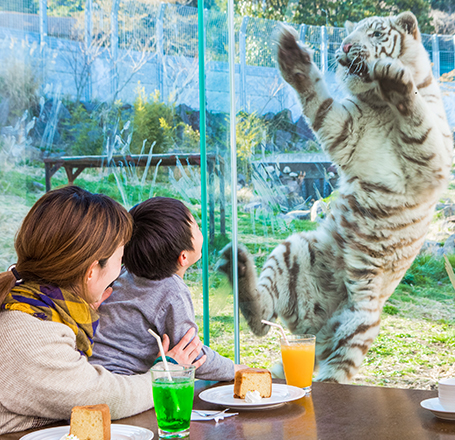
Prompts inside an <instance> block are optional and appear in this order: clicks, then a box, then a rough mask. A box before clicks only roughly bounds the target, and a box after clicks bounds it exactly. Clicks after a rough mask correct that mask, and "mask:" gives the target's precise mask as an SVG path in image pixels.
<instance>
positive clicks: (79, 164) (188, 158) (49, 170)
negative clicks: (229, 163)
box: [43, 153, 226, 243]
mask: <svg viewBox="0 0 455 440" xmlns="http://www.w3.org/2000/svg"><path fill="white" fill-rule="evenodd" d="M178 161H179V162H180V163H181V165H182V166H188V165H195V166H200V165H201V155H200V154H184V153H182V154H181V153H175V154H153V155H152V156H150V157H149V156H144V155H126V156H120V155H116V156H112V157H108V156H63V157H47V158H45V159H43V162H44V170H45V178H46V191H50V190H51V188H52V176H53V175H54V174H55V173H56V172H57V171H58V170H59V169H60V168H61V167H63V168H64V169H65V171H66V175H67V177H68V184H69V185H73V184H74V181H75V180H76V179H77V177H78V176H79V175H80V174H81V173H82V171H84V170H85V169H86V168H104V167H108V168H111V167H125V166H131V165H134V166H136V167H146V166H149V167H156V166H159V165H163V166H174V167H175V166H176V165H177V162H178ZM207 171H208V176H209V178H208V193H209V194H208V201H209V238H210V243H213V240H214V237H215V191H214V177H215V173H216V174H218V177H219V181H220V197H219V203H220V233H221V235H226V199H225V181H224V160H223V158H222V157H221V156H219V155H216V154H214V153H209V154H207Z"/></svg>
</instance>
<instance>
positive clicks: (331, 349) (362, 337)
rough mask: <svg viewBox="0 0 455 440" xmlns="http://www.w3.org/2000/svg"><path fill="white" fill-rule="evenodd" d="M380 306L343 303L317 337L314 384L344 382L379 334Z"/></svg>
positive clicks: (370, 301) (376, 304)
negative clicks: (316, 365)
mask: <svg viewBox="0 0 455 440" xmlns="http://www.w3.org/2000/svg"><path fill="white" fill-rule="evenodd" d="M381 309H382V307H380V306H379V304H378V302H377V301H375V300H372V299H365V301H363V302H359V303H351V302H349V301H346V302H344V303H343V304H341V305H340V306H339V308H338V310H337V311H336V312H335V313H334V314H333V316H332V317H331V318H330V319H329V320H328V321H327V323H326V325H325V326H324V327H323V328H322V329H321V331H320V332H319V333H318V334H317V336H316V340H317V346H316V357H317V359H318V363H319V373H318V376H317V379H316V380H318V381H323V382H340V383H346V382H348V381H349V380H350V379H351V378H352V377H353V376H354V375H355V374H356V373H357V371H358V369H359V368H360V366H361V364H362V362H363V359H364V357H365V355H366V353H367V352H368V350H369V348H370V347H371V344H372V343H373V341H374V339H375V338H376V336H377V335H378V333H379V324H380V314H381Z"/></svg>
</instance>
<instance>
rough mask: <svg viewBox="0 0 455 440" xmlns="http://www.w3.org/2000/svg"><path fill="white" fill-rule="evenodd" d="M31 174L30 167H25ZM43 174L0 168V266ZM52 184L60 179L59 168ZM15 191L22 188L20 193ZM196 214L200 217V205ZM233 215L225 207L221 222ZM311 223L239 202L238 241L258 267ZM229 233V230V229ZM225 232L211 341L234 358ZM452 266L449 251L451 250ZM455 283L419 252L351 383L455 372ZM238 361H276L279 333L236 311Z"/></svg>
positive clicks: (196, 282)
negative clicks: (257, 330)
mask: <svg viewBox="0 0 455 440" xmlns="http://www.w3.org/2000/svg"><path fill="white" fill-rule="evenodd" d="M27 173H30V170H27ZM43 180H44V179H43V178H42V174H40V173H39V172H36V175H33V171H32V174H31V175H30V174H29V177H24V174H21V172H20V170H9V174H7V173H6V172H5V171H3V175H2V172H1V171H0V248H1V250H2V252H1V253H0V266H1V268H2V269H4V268H6V267H7V266H8V265H9V264H11V262H14V260H15V256H14V247H13V242H14V235H15V233H16V230H17V228H18V226H19V224H20V222H21V220H22V218H23V217H24V216H25V214H26V213H27V211H28V210H29V209H30V207H31V206H32V204H33V203H34V202H35V201H36V200H37V199H38V197H39V196H40V195H41V194H42V193H43V192H42V191H39V190H37V189H36V187H35V186H34V184H33V181H38V182H41V183H44V182H43ZM54 182H55V183H54V185H55V186H57V185H58V184H63V183H65V182H66V178H65V176H64V175H63V174H62V173H57V175H56V176H55V178H54ZM77 183H78V184H79V185H80V186H82V187H84V188H86V189H88V190H91V191H95V192H104V193H107V194H109V195H111V196H113V197H115V198H117V200H119V201H121V202H122V196H121V194H120V192H119V189H118V188H117V184H116V183H115V179H113V178H112V177H109V176H108V175H104V174H103V175H101V174H100V175H98V176H94V175H91V174H90V173H89V174H88V175H87V177H86V178H80V179H78V181H77ZM146 192H147V191H144V189H143V188H141V187H140V185H136V186H133V187H132V188H131V189H129V190H128V193H127V197H129V200H128V204H129V205H130V206H132V204H134V203H137V201H139V200H140V199H141V198H147V197H148V192H147V194H146ZM21 194H27V196H26V199H24V198H23V197H21ZM154 194H155V195H156V194H158V195H165V196H174V197H178V194H177V193H175V192H172V190H171V189H169V188H168V187H165V186H164V185H163V186H160V185H158V186H157V188H156V190H154ZM195 203H196V210H195V214H196V215H198V216H200V207H199V206H197V201H196V202H195ZM230 222H231V219H230V215H229V213H228V216H227V219H226V225H227V226H228V227H229V225H230ZM316 226H317V225H316V224H314V223H311V222H308V221H297V220H294V221H292V222H291V223H286V222H285V221H284V220H283V219H281V218H279V217H278V216H277V215H276V213H274V212H272V211H269V212H267V211H264V212H262V213H259V214H251V213H245V212H243V211H242V209H241V206H240V209H239V221H238V228H239V231H240V242H242V243H243V244H245V245H246V246H247V247H248V249H249V251H250V252H251V253H252V254H254V255H255V257H256V264H257V266H258V267H260V266H261V265H262V264H263V262H264V261H265V259H266V258H267V256H268V254H269V253H270V251H271V250H272V249H273V248H274V247H275V246H276V245H277V244H278V243H280V242H281V241H282V240H283V239H284V238H285V237H287V236H288V235H289V234H290V233H292V232H297V231H303V230H309V229H314V228H315V227H316ZM228 234H229V231H228ZM227 241H228V238H224V239H223V238H221V237H219V236H218V237H217V238H216V244H217V245H216V246H214V245H211V246H210V247H209V271H210V272H209V273H210V277H209V284H210V289H209V292H210V316H211V318H210V345H211V347H212V348H214V349H215V350H217V351H218V352H219V353H220V354H222V355H224V356H227V357H230V358H231V359H234V326H233V299H232V294H231V291H230V287H229V285H228V283H227V280H226V279H225V277H223V276H222V275H220V274H218V273H216V271H215V265H216V262H217V259H218V252H219V249H220V248H221V247H222V246H223V245H224V243H226V242H227ZM450 258H451V262H452V265H453V266H455V257H454V256H451V257H450ZM201 280H202V277H201V264H200V263H199V264H198V265H195V266H194V267H193V268H191V269H190V270H189V271H188V273H187V277H186V281H187V283H188V285H189V286H190V289H191V291H192V294H193V299H194V306H195V312H196V319H197V322H198V324H199V326H200V328H201V335H202V310H203V308H202V281H201ZM454 293H455V290H454V289H453V287H452V286H451V284H450V282H449V279H448V277H447V274H446V272H445V269H444V265H443V262H442V260H436V259H434V258H431V257H424V256H420V257H418V258H417V259H416V261H415V262H414V264H413V266H412V267H411V269H410V270H409V271H408V272H407V274H406V276H405V277H404V279H403V281H402V283H401V284H400V285H399V287H398V288H397V290H396V292H395V293H394V294H393V296H392V297H391V298H390V299H389V301H388V302H387V303H386V305H385V307H384V313H383V315H382V324H381V331H380V334H379V336H378V338H377V339H376V340H375V342H374V344H373V346H372V347H371V349H370V351H369V352H368V354H367V356H366V358H365V360H364V362H363V365H362V367H361V369H360V371H359V373H358V374H357V376H356V377H355V378H354V380H353V383H357V384H368V385H377V386H393V387H404V388H427V389H428V388H432V387H434V386H435V384H436V383H437V381H438V380H439V379H440V378H442V377H446V376H453V375H455V370H454V368H455V367H454V364H455V328H454V323H455V301H454ZM240 328H241V340H240V345H241V362H242V363H244V364H247V365H250V366H255V367H266V368H270V367H271V366H272V365H273V364H274V363H276V362H277V361H279V359H280V353H279V335H278V333H276V332H274V331H271V332H269V334H268V335H266V336H265V337H262V338H258V337H255V336H254V335H252V333H251V332H250V331H249V329H248V326H247V325H246V322H245V321H244V320H243V317H241V320H240Z"/></svg>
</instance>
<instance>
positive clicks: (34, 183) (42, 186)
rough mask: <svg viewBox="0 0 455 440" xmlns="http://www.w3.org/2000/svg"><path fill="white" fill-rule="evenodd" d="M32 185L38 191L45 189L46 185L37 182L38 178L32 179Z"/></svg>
mask: <svg viewBox="0 0 455 440" xmlns="http://www.w3.org/2000/svg"><path fill="white" fill-rule="evenodd" d="M32 186H33V188H35V189H36V190H38V191H44V188H45V186H44V185H43V184H42V183H40V182H37V181H36V180H32Z"/></svg>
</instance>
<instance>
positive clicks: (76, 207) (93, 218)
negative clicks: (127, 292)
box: [0, 186, 132, 304]
mask: <svg viewBox="0 0 455 440" xmlns="http://www.w3.org/2000/svg"><path fill="white" fill-rule="evenodd" d="M131 231H132V220H131V216H130V215H129V214H128V212H127V211H126V209H125V208H123V207H122V206H121V205H120V204H119V203H117V202H116V201H114V200H112V199H111V198H110V197H107V196H105V195H103V194H92V193H90V192H88V191H85V190H83V189H82V188H79V187H77V186H67V187H64V188H59V189H56V190H53V191H49V192H48V193H46V194H45V195H44V196H42V197H41V198H40V199H39V200H38V201H37V202H36V203H35V204H34V205H33V207H32V209H31V210H30V211H29V213H28V214H27V216H26V217H25V219H24V221H23V223H22V225H21V227H20V229H19V231H18V233H17V235H16V240H15V248H16V253H17V264H16V270H17V273H18V274H19V276H20V277H21V278H22V279H23V280H24V282H27V281H35V282H38V283H40V284H53V285H56V286H59V287H61V288H64V289H70V290H72V291H74V292H76V293H77V294H79V295H80V296H81V297H83V298H84V297H85V293H86V283H85V281H86V280H85V277H86V274H87V272H88V269H89V267H90V265H91V264H92V263H93V262H94V261H97V260H98V261H99V263H100V265H101V267H103V266H104V264H106V260H107V259H108V258H109V257H110V256H111V255H112V254H113V253H114V252H115V250H116V249H117V248H118V247H119V246H121V245H122V244H125V243H126V242H127V241H128V240H129V239H130V237H131ZM15 282H16V277H15V275H14V274H13V273H12V272H10V271H8V272H3V273H0V304H1V303H2V302H3V300H4V298H5V297H6V295H7V294H8V293H9V291H10V290H11V289H12V288H13V287H14V285H15Z"/></svg>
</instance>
